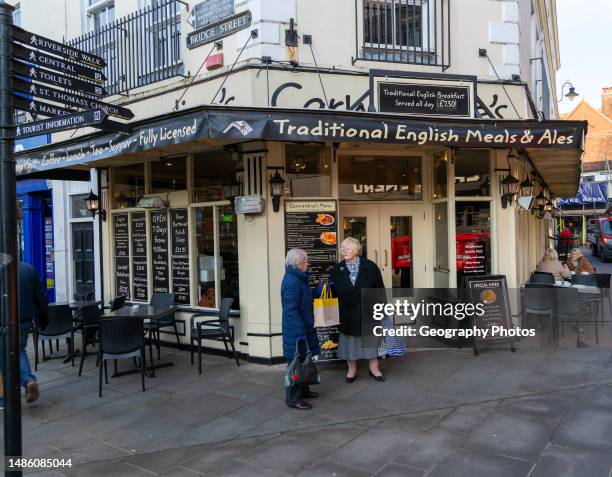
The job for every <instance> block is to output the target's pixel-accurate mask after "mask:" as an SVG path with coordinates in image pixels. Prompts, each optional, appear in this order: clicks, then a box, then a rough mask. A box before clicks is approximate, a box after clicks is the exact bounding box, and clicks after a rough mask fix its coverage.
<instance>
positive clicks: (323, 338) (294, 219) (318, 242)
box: [285, 200, 339, 361]
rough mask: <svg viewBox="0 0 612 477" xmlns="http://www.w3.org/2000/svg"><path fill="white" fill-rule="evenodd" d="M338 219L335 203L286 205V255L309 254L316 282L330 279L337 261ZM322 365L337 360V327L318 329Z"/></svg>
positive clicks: (331, 201) (312, 202)
mask: <svg viewBox="0 0 612 477" xmlns="http://www.w3.org/2000/svg"><path fill="white" fill-rule="evenodd" d="M337 242H338V217H337V204H336V201H335V200H288V201H286V202H285V249H286V250H285V251H286V252H287V251H289V250H290V249H292V248H301V249H302V250H304V251H305V252H306V253H307V254H308V271H309V272H310V278H311V280H312V281H313V282H318V283H322V282H324V281H326V280H328V279H329V271H328V270H329V269H330V268H331V267H333V266H334V265H335V264H336V262H337V261H338V243H337ZM317 334H318V336H319V345H320V347H321V354H320V355H319V358H318V359H319V361H329V360H334V359H337V351H338V337H339V331H338V327H337V326H329V327H324V328H317Z"/></svg>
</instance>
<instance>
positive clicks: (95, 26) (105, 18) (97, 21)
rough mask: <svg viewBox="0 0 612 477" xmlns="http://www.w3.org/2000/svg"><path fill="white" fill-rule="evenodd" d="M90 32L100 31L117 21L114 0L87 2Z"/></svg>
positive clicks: (92, 0) (90, 0)
mask: <svg viewBox="0 0 612 477" xmlns="http://www.w3.org/2000/svg"><path fill="white" fill-rule="evenodd" d="M87 17H88V27H89V31H99V30H100V29H101V28H102V27H104V26H106V25H108V24H109V23H112V22H113V21H114V20H115V2H114V1H112V0H110V1H109V0H87Z"/></svg>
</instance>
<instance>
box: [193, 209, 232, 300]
mask: <svg viewBox="0 0 612 477" xmlns="http://www.w3.org/2000/svg"><path fill="white" fill-rule="evenodd" d="M195 224H196V244H197V282H198V306H201V307H204V308H219V305H220V304H221V300H222V299H223V298H233V299H234V303H233V305H232V309H234V310H238V309H240V302H239V293H238V228H237V223H236V214H235V212H234V209H233V207H232V206H231V205H229V204H228V205H218V206H209V207H198V208H196V209H195Z"/></svg>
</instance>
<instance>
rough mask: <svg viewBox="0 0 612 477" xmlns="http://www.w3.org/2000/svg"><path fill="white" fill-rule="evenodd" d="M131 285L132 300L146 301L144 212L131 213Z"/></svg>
mask: <svg viewBox="0 0 612 477" xmlns="http://www.w3.org/2000/svg"><path fill="white" fill-rule="evenodd" d="M132 286H133V291H134V300H140V301H148V299H149V291H148V290H149V287H148V277H147V216H146V214H145V213H144V212H135V213H133V214H132Z"/></svg>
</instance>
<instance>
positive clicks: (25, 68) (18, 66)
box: [13, 61, 107, 96]
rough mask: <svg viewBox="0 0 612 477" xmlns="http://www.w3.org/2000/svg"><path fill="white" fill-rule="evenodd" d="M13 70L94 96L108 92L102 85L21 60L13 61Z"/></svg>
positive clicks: (26, 76) (33, 78)
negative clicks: (27, 63)
mask: <svg viewBox="0 0 612 477" xmlns="http://www.w3.org/2000/svg"><path fill="white" fill-rule="evenodd" d="M13 71H14V72H15V73H16V74H18V75H20V76H23V77H25V78H29V79H32V80H35V81H41V82H43V83H48V84H54V85H56V86H61V87H62V88H66V89H71V90H73V91H80V92H82V93H86V94H92V95H94V96H104V95H106V94H107V91H106V90H105V89H104V88H103V87H102V86H100V85H97V84H94V83H87V82H86V81H81V80H78V79H76V78H71V77H69V76H65V75H62V74H60V73H53V72H52V71H49V70H44V69H42V68H38V67H37V66H32V65H26V64H25V63H21V62H20V61H13Z"/></svg>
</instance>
